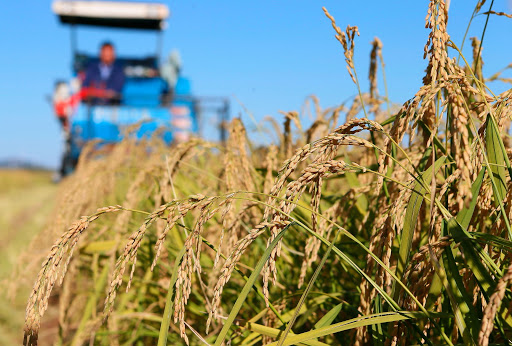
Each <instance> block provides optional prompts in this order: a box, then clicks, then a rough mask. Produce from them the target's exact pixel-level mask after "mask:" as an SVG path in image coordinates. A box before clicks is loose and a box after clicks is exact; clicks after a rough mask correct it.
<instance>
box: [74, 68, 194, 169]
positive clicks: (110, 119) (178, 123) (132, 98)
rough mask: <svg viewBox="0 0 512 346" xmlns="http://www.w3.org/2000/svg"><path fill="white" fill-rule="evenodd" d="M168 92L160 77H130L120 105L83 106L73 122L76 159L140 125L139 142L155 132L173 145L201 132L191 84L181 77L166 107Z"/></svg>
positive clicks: (116, 139)
mask: <svg viewBox="0 0 512 346" xmlns="http://www.w3.org/2000/svg"><path fill="white" fill-rule="evenodd" d="M168 92H169V86H168V84H167V82H166V81H165V80H164V79H162V78H160V77H153V78H147V77H143V78H140V77H127V78H126V81H125V85H124V87H123V92H122V101H121V103H120V104H119V105H90V104H87V103H81V104H80V105H79V106H78V107H77V109H76V111H75V113H74V114H73V116H72V117H71V122H70V125H71V126H70V154H71V157H72V159H73V160H77V159H78V157H79V156H80V153H81V151H82V149H83V147H84V146H85V145H86V144H87V143H88V142H90V141H92V140H99V141H100V144H99V145H104V144H114V143H118V142H120V141H121V140H123V129H124V128H126V127H128V126H130V125H134V124H137V123H139V124H140V127H139V129H138V130H137V132H136V133H135V136H136V137H137V138H138V139H142V138H147V137H151V136H153V135H154V134H155V133H157V134H158V136H160V137H161V139H162V140H163V141H164V142H166V143H168V144H170V143H171V142H172V141H173V139H175V138H177V139H178V140H181V139H184V138H187V137H188V136H189V135H190V134H196V133H197V131H198V119H197V112H196V107H195V102H194V98H193V97H192V95H191V93H190V81H189V80H188V79H186V78H183V77H179V78H178V81H177V84H176V86H175V87H174V90H173V92H172V95H173V96H172V99H171V100H170V101H169V102H167V103H166V104H163V103H162V101H161V100H162V97H163V96H164V95H166V94H167V93H168Z"/></svg>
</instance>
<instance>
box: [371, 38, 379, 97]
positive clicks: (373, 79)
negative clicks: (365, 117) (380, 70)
mask: <svg viewBox="0 0 512 346" xmlns="http://www.w3.org/2000/svg"><path fill="white" fill-rule="evenodd" d="M381 51H382V42H381V40H379V38H378V37H375V38H374V39H373V41H372V50H371V52H370V70H369V72H368V79H369V80H370V97H371V98H372V99H375V98H377V96H378V90H377V58H379V57H381V56H382V52H381Z"/></svg>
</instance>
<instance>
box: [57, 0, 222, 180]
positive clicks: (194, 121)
mask: <svg viewBox="0 0 512 346" xmlns="http://www.w3.org/2000/svg"><path fill="white" fill-rule="evenodd" d="M52 9H53V12H54V13H55V14H56V15H57V16H58V17H59V19H60V22H61V23H63V24H67V25H69V26H70V28H71V48H72V51H73V64H72V74H73V79H72V81H71V82H69V83H68V82H65V81H58V82H57V83H56V84H55V89H54V95H53V105H54V112H55V115H56V116H57V117H58V119H59V120H60V122H61V124H62V127H63V130H64V134H65V138H66V141H65V149H64V154H63V159H62V165H61V168H60V174H61V175H62V176H64V175H67V174H69V173H71V172H72V171H73V170H74V168H75V166H76V164H77V162H78V158H79V156H80V153H81V152H82V149H83V148H84V146H85V145H86V144H87V143H88V142H90V141H93V140H94V141H95V142H96V141H99V142H100V143H101V144H99V145H111V144H115V143H118V142H119V141H121V140H122V139H123V134H124V132H125V131H123V129H124V128H125V127H127V126H130V125H134V124H137V123H140V125H139V128H138V130H137V132H136V133H135V136H136V137H137V138H139V139H141V138H144V137H149V136H152V135H154V134H155V135H158V136H160V137H161V138H162V139H163V140H164V141H165V142H166V143H167V144H171V143H172V142H180V141H185V140H187V139H188V138H189V137H190V136H192V135H201V133H200V132H201V131H200V130H201V120H202V118H203V117H204V115H209V116H211V115H213V116H214V117H215V118H216V119H214V121H216V122H217V125H218V129H219V137H220V138H219V139H220V140H224V139H225V136H226V135H225V126H224V124H225V123H226V121H227V120H228V118H229V101H228V99H227V98H222V97H209V98H204V97H203V98H200V97H196V96H194V95H193V94H192V92H191V86H190V81H189V80H188V79H187V78H185V77H183V76H182V75H181V61H180V57H179V54H178V53H177V52H173V53H171V54H170V55H169V58H168V59H166V61H165V62H164V63H162V64H160V56H159V55H160V51H161V43H162V40H161V38H160V39H157V48H156V53H155V54H154V55H150V56H119V57H117V59H116V60H115V62H116V64H117V65H118V66H121V68H122V70H123V78H124V83H123V86H122V90H121V92H120V93H119V94H117V93H116V95H115V98H114V99H113V100H114V102H112V99H111V100H110V101H109V102H97V100H98V99H100V100H101V98H102V97H104V95H101V90H100V91H99V90H96V89H94V88H85V87H83V85H82V84H83V82H84V80H85V78H86V71H87V69H88V67H89V66H91V65H94V64H99V63H100V61H99V57H98V56H97V55H93V54H87V53H84V52H81V51H79V50H78V49H77V42H76V30H77V28H78V27H80V26H99V27H107V28H124V29H131V30H145V31H152V32H154V33H155V34H156V35H158V36H160V37H161V35H162V32H163V30H164V27H165V21H166V19H167V18H168V17H169V9H168V8H167V6H166V5H165V4H160V3H147V2H144V3H142V2H126V1H124V2H121V1H76V0H57V1H54V2H53V4H52ZM98 92H100V93H99V94H98ZM111 96H112V95H111ZM95 100H96V101H95Z"/></svg>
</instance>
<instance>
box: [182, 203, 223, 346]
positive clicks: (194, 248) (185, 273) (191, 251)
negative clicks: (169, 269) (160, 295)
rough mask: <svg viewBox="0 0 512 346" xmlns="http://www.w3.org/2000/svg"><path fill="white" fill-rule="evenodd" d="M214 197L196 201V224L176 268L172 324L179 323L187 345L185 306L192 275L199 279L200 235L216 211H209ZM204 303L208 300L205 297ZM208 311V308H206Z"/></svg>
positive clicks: (189, 291) (186, 241)
mask: <svg viewBox="0 0 512 346" xmlns="http://www.w3.org/2000/svg"><path fill="white" fill-rule="evenodd" d="M215 199H216V198H215V197H209V198H206V197H204V198H203V200H200V201H198V203H197V208H199V209H200V214H199V217H198V220H197V222H196V226H195V227H194V229H193V231H192V232H191V233H190V234H189V236H188V237H187V239H186V240H185V244H184V247H185V249H186V251H185V254H184V257H183V260H182V261H181V264H180V266H179V268H178V279H177V281H176V285H175V288H176V289H175V291H176V294H175V297H174V323H178V322H179V329H180V336H181V337H182V338H183V340H184V341H185V342H186V343H187V345H188V342H189V341H188V338H187V335H186V333H185V330H186V329H185V306H186V305H187V302H188V299H189V297H190V293H191V291H192V289H191V287H192V273H193V271H196V272H197V275H198V278H199V280H200V279H201V276H200V275H201V264H200V256H201V245H202V240H201V233H202V230H203V227H204V225H205V223H206V222H207V221H208V220H210V219H211V218H212V217H213V216H214V215H215V213H216V212H217V211H218V209H214V210H210V207H211V206H212V203H213V201H214V200H215ZM205 299H206V301H207V302H208V298H207V297H206V296H205ZM207 309H208V310H209V308H208V307H207Z"/></svg>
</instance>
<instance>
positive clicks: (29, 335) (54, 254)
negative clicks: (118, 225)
mask: <svg viewBox="0 0 512 346" xmlns="http://www.w3.org/2000/svg"><path fill="white" fill-rule="evenodd" d="M119 210H122V207H121V206H109V207H105V208H100V209H98V210H97V211H96V213H95V214H93V215H90V216H83V217H82V218H81V219H80V220H78V221H76V222H75V223H74V224H73V225H72V226H71V227H70V228H69V230H68V231H67V232H65V233H64V234H63V235H62V236H61V237H60V239H59V240H58V241H57V242H56V243H55V244H54V245H53V247H52V249H51V251H50V254H49V255H48V257H47V258H46V260H45V261H44V262H43V264H42V268H41V270H40V272H39V275H38V277H37V279H36V282H35V284H34V287H33V289H32V292H31V294H30V297H29V300H28V303H27V308H26V313H25V327H24V334H25V336H24V344H25V345H36V344H37V338H38V333H39V328H40V325H41V317H42V316H43V315H44V313H45V311H46V309H47V308H48V300H49V298H50V293H51V292H52V289H53V287H54V285H55V283H56V282H57V280H58V279H59V278H60V281H61V283H62V279H63V277H64V276H65V275H66V271H67V267H68V265H69V261H70V260H71V257H72V256H73V251H74V249H75V247H76V245H77V243H78V240H79V239H80V236H81V235H82V234H83V233H84V232H85V230H86V229H87V228H88V227H89V224H90V223H91V222H92V221H94V220H96V219H97V218H98V217H99V216H100V215H102V214H105V213H110V212H116V211H119Z"/></svg>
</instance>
